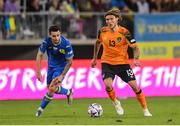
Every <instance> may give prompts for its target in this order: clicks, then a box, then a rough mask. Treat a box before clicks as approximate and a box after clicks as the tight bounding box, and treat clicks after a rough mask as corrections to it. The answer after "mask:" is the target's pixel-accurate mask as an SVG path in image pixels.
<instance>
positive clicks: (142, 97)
mask: <svg viewBox="0 0 180 126" xmlns="http://www.w3.org/2000/svg"><path fill="white" fill-rule="evenodd" d="M128 84H129V85H130V86H131V88H132V89H133V91H134V92H135V94H136V97H137V99H138V101H139V103H140V105H141V107H142V108H143V111H144V116H152V114H151V113H150V112H149V110H148V107H147V102H146V98H145V95H144V93H143V92H142V90H141V89H140V88H139V87H138V86H137V83H136V80H132V81H129V82H128Z"/></svg>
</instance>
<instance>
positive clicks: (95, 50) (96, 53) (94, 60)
mask: <svg viewBox="0 0 180 126" xmlns="http://www.w3.org/2000/svg"><path fill="white" fill-rule="evenodd" d="M100 47H101V40H100V31H99V33H98V39H97V40H96V42H95V44H94V52H93V59H92V63H91V66H92V67H95V66H96V64H97V56H98V53H99V49H100Z"/></svg>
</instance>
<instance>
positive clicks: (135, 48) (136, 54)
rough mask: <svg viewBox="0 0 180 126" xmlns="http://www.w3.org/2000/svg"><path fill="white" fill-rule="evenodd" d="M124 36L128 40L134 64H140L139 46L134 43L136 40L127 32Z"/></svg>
mask: <svg viewBox="0 0 180 126" xmlns="http://www.w3.org/2000/svg"><path fill="white" fill-rule="evenodd" d="M126 38H127V40H128V43H129V46H130V47H131V48H132V49H133V54H134V64H135V66H140V62H139V56H140V51H139V47H138V45H137V43H136V40H135V39H134V38H132V36H131V34H130V33H129V32H128V33H127V34H126Z"/></svg>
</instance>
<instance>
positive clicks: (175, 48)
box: [138, 41, 180, 59]
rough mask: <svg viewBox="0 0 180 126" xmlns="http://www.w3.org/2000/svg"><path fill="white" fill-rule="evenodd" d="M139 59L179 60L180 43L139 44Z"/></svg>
mask: <svg viewBox="0 0 180 126" xmlns="http://www.w3.org/2000/svg"><path fill="white" fill-rule="evenodd" d="M138 45H139V49H140V59H173V58H180V41H179V42H178V41H177V42H175V41H169V42H163V41H161V42H141V43H139V44H138Z"/></svg>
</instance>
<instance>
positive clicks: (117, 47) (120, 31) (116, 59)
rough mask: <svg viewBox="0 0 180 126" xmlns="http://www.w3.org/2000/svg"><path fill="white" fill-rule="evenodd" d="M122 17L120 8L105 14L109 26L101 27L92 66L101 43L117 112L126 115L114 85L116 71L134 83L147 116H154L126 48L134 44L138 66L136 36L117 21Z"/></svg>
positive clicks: (104, 69) (104, 72) (108, 88)
mask: <svg viewBox="0 0 180 126" xmlns="http://www.w3.org/2000/svg"><path fill="white" fill-rule="evenodd" d="M121 20H122V18H121V13H120V10H119V9H116V8H113V9H111V10H109V11H108V12H107V13H106V14H105V21H106V24H107V26H105V27H102V28H101V29H100V31H99V35H98V39H97V41H96V43H95V45H94V56H93V60H92V63H91V65H92V67H95V66H96V64H97V55H98V52H99V48H100V46H101V45H102V46H103V53H102V56H101V63H102V78H103V81H104V84H105V86H106V92H107V94H108V96H109V98H110V99H111V100H112V102H113V105H114V106H115V108H116V111H117V113H118V114H119V115H123V114H124V110H123V108H122V106H121V103H120V101H119V100H118V99H117V98H116V95H115V91H114V89H113V86H112V84H113V79H114V77H115V75H117V76H119V77H120V78H121V79H122V80H123V81H125V82H126V83H128V84H129V85H130V86H131V88H132V89H133V91H134V93H135V94H136V96H137V99H138V101H139V102H140V104H141V106H142V108H143V112H144V116H152V114H151V113H150V112H149V110H148V107H147V103H146V99H145V96H144V93H143V92H142V90H141V89H140V88H139V87H138V86H137V82H136V79H135V76H134V73H133V71H132V69H131V67H130V65H129V58H128V52H127V49H128V46H130V47H132V48H133V51H134V64H135V65H136V66H140V62H139V48H138V46H137V44H136V41H135V39H133V38H132V37H131V34H130V33H129V31H128V30H127V29H126V28H124V27H122V26H119V25H118V22H119V21H121Z"/></svg>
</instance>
